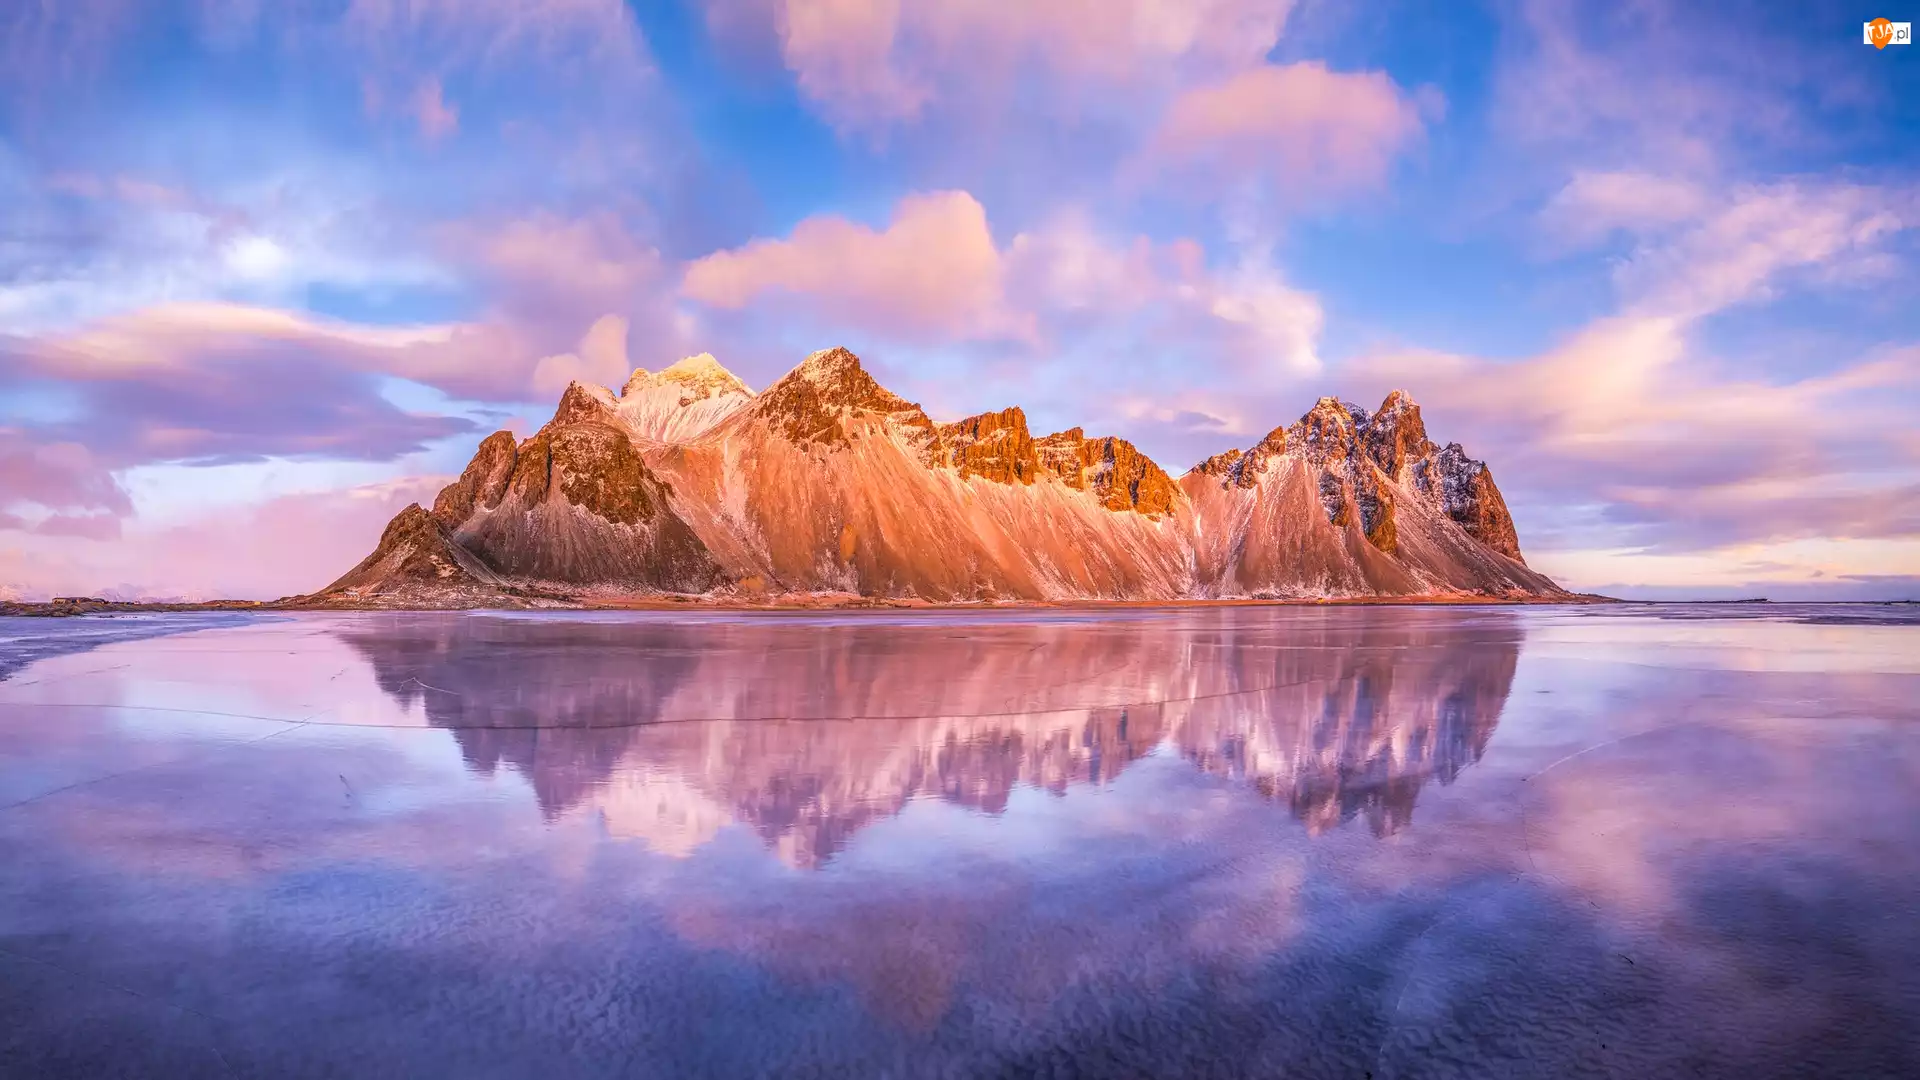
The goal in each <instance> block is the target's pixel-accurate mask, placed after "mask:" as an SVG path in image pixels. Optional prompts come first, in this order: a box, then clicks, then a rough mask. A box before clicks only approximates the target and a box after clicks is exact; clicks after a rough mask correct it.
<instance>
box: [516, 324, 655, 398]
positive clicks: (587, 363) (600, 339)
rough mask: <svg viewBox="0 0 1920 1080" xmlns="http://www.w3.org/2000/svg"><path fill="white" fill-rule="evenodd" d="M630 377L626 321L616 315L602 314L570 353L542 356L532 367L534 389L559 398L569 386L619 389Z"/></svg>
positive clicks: (631, 366)
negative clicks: (592, 385) (578, 385)
mask: <svg viewBox="0 0 1920 1080" xmlns="http://www.w3.org/2000/svg"><path fill="white" fill-rule="evenodd" d="M631 374H633V364H632V362H631V361H629V360H628V359H627V320H625V319H623V318H621V317H620V316H618V315H603V316H601V317H600V318H599V319H597V320H595V321H594V324H593V325H592V326H591V327H588V328H587V333H586V336H585V337H582V338H581V339H580V347H579V348H578V349H576V350H574V351H573V352H570V353H560V354H558V355H555V356H547V357H542V358H541V360H540V362H539V363H538V364H536V365H534V369H533V388H534V390H535V391H537V392H539V393H541V394H543V395H545V396H547V397H551V398H558V397H559V396H560V394H561V393H562V392H564V391H565V390H566V388H567V386H568V384H569V383H573V382H576V381H578V382H584V383H591V384H594V385H597V386H608V387H613V388H615V389H618V388H619V387H622V386H625V385H626V382H627V376H629V375H631Z"/></svg>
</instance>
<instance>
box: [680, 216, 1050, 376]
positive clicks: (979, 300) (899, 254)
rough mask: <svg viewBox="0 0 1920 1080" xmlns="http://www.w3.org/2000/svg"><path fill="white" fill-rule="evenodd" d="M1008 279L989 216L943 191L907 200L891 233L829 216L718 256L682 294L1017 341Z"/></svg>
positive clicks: (908, 334) (919, 334)
mask: <svg viewBox="0 0 1920 1080" xmlns="http://www.w3.org/2000/svg"><path fill="white" fill-rule="evenodd" d="M1001 274H1002V268H1001V259H1000V252H999V250H998V249H997V248H996V247H995V246H994V242H993V235H992V233H991V232H990V231H989V230H988V228H987V212H986V209H985V208H984V207H982V206H981V205H980V204H979V203H978V202H977V201H975V200H974V198H973V196H971V195H968V194H967V193H966V192H964V191H943V192H934V193H932V194H926V195H910V196H908V197H906V198H904V199H902V200H901V201H900V203H899V205H898V207H897V208H896V209H895V211H894V215H893V220H892V221H890V222H889V223H888V224H887V226H886V228H884V229H879V230H875V229H871V228H868V227H867V226H865V225H861V224H858V223H856V222H851V221H848V220H846V219H845V218H841V217H838V216H833V215H822V216H818V217H811V218H808V219H806V220H805V221H802V222H801V223H800V224H799V225H797V226H795V227H794V230H793V233H792V235H791V236H789V237H788V238H787V239H785V240H755V241H753V242H752V243H750V244H748V245H746V246H745V247H742V248H738V249H735V250H733V251H721V252H715V253H714V254H712V255H708V256H706V257H705V258H702V259H700V260H698V261H696V262H694V263H693V264H692V265H691V266H689V267H688V268H687V271H686V276H685V278H684V280H683V281H682V284H681V291H682V292H683V293H684V294H685V295H687V296H688V297H691V298H692V299H694V300H698V301H701V302H702V303H705V304H708V305H710V306H712V307H717V308H729V309H740V308H744V307H746V306H747V305H748V304H750V303H753V302H755V301H756V300H758V299H760V298H761V297H762V296H766V295H768V294H772V295H774V296H787V297H805V298H806V299H807V301H808V302H809V304H810V305H818V310H819V311H820V313H821V314H822V315H823V316H824V317H825V318H826V319H828V320H835V321H841V322H852V323H858V324H860V325H862V326H866V327H871V328H873V329H875V330H878V331H880V332H882V333H886V334H890V335H894V336H898V337H905V338H924V339H932V340H939V339H951V338H981V337H996V336H1001V335H1006V334H1010V333H1011V334H1015V335H1017V334H1019V333H1020V332H1021V328H1020V327H1019V326H1018V325H1017V322H1016V320H1014V319H1013V318H1012V317H1011V316H1010V314H1009V313H1008V311H1007V310H1006V307H1005V297H1004V296H1003V294H1002V292H1001Z"/></svg>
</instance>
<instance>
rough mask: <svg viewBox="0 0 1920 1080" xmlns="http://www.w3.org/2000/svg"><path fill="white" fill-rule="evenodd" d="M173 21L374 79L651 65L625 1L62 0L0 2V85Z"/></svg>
mask: <svg viewBox="0 0 1920 1080" xmlns="http://www.w3.org/2000/svg"><path fill="white" fill-rule="evenodd" d="M166 20H178V21H179V22H182V23H185V24H186V25H188V26H190V27H191V26H196V25H197V27H198V29H199V30H200V37H201V41H200V44H202V45H204V46H206V47H208V48H211V49H214V50H217V51H231V50H234V49H237V48H240V47H242V46H248V45H253V44H256V43H258V42H259V41H260V40H261V39H262V37H263V36H266V39H267V41H268V42H270V43H273V44H280V45H285V46H290V53H289V55H290V56H291V57H292V58H294V59H296V60H297V59H301V58H312V57H316V56H321V55H325V56H327V58H328V59H330V60H336V61H338V60H340V59H345V60H346V61H347V62H349V63H352V64H356V65H359V66H361V67H363V68H364V69H365V70H366V71H368V72H369V77H372V78H375V79H379V80H385V79H388V78H397V77H399V76H401V75H403V74H405V73H415V74H417V73H420V72H428V73H434V74H439V73H444V72H446V71H448V70H474V71H485V70H500V69H502V68H509V67H514V66H524V65H541V66H544V67H545V68H547V69H548V70H549V71H550V72H552V73H555V74H558V75H560V76H562V77H571V78H581V77H584V76H591V77H592V78H595V79H607V78H618V77H621V76H626V75H640V76H644V75H647V74H650V73H651V70H652V67H651V60H650V58H649V56H648V52H647V48H646V43H645V39H644V37H643V36H642V34H641V32H640V26H639V23H638V21H637V20H636V19H635V18H634V15H633V12H632V11H631V10H630V9H629V8H628V7H627V5H626V3H625V2H624V0H348V2H347V3H345V4H324V5H313V4H285V5H278V4H269V5H260V4H258V3H253V2H248V0H172V2H169V0H161V2H158V3H138V2H135V0H60V2H58V3H38V2H27V3H17V4H8V5H6V6H5V7H4V8H3V9H0V60H3V61H5V62H4V63H0V89H4V88H5V86H6V84H7V83H9V82H13V83H16V84H17V86H16V91H17V92H18V93H20V94H21V95H22V96H23V97H24V96H32V97H34V98H36V99H44V98H45V95H46V94H47V92H48V91H49V90H50V89H52V88H54V87H58V86H61V85H62V84H65V83H67V82H70V81H72V80H75V79H78V78H83V77H89V76H94V75H98V74H100V73H102V72H104V71H105V70H106V69H107V66H108V62H109V61H110V60H111V59H112V58H113V56H114V55H115V53H116V51H117V50H119V49H121V48H124V47H126V46H127V44H128V43H129V42H130V41H133V40H136V39H137V38H138V37H139V35H140V34H141V33H142V32H143V31H149V30H152V29H155V27H156V24H157V23H161V22H163V21H166ZM267 31H272V32H273V33H272V34H271V35H266V32H267ZM336 50H344V51H343V52H341V51H336ZM395 96H396V97H399V96H401V95H395Z"/></svg>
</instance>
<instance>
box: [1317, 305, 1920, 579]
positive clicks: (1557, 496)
mask: <svg viewBox="0 0 1920 1080" xmlns="http://www.w3.org/2000/svg"><path fill="white" fill-rule="evenodd" d="M1687 330H1688V324H1687V323H1685V322H1684V321H1682V320H1679V319H1676V318H1672V317H1656V316H1632V315H1623V316H1616V317H1613V318H1609V319H1604V320H1601V321H1599V322H1596V323H1594V324H1592V325H1590V326H1588V327H1587V328H1585V329H1584V330H1582V331H1581V332H1579V333H1577V334H1574V335H1572V336H1571V337H1569V338H1568V339H1566V340H1565V341H1563V342H1562V343H1561V344H1560V345H1559V346H1557V347H1556V348H1554V349H1552V350H1549V351H1548V352H1545V353H1542V354H1540V355H1538V356H1535V357H1531V358H1528V359H1525V360H1520V361H1507V362H1500V361H1492V360H1484V359H1477V358H1472V357H1462V356H1450V355H1441V354H1433V353H1402V354H1393V355H1384V356H1376V357H1372V358H1368V359H1366V360H1363V361H1360V362H1357V363H1356V364H1355V365H1353V366H1352V368H1350V369H1349V371H1348V372H1347V375H1348V376H1349V378H1350V379H1351V380H1353V381H1355V382H1356V383H1362V384H1365V385H1369V386H1381V385H1395V386H1405V387H1406V388H1407V389H1409V390H1410V391H1411V392H1412V393H1413V394H1414V396H1415V397H1416V398H1417V399H1418V400H1419V401H1420V402H1421V404H1422V405H1423V406H1425V407H1426V411H1427V416H1428V423H1429V425H1430V426H1431V427H1432V428H1433V430H1435V431H1436V432H1447V431H1467V432H1472V433H1474V434H1473V440H1474V441H1473V443H1472V445H1471V447H1470V448H1471V449H1472V450H1473V452H1474V453H1475V454H1476V455H1479V456H1484V457H1486V458H1487V459H1488V460H1490V461H1492V462H1494V463H1495V467H1496V471H1497V472H1498V473H1499V475H1500V478H1501V483H1502V485H1503V486H1505V487H1507V488H1508V490H1509V494H1510V495H1515V494H1517V495H1519V496H1520V497H1521V498H1520V499H1519V500H1518V501H1519V502H1520V503H1521V504H1522V506H1523V508H1524V505H1525V504H1526V503H1528V502H1532V501H1533V500H1535V499H1538V500H1540V501H1541V502H1542V503H1545V504H1548V505H1553V506H1557V507H1559V508H1561V509H1562V510H1569V509H1572V508H1576V507H1581V506H1588V507H1597V508H1598V509H1599V510H1600V513H1601V516H1602V519H1603V520H1604V521H1607V522H1611V523H1613V524H1615V525H1617V526H1621V527H1623V528H1624V529H1625V531H1626V535H1627V537H1628V539H1625V540H1622V541H1620V542H1619V543H1617V544H1615V545H1614V546H1640V545H1651V546H1654V547H1658V548H1660V549H1662V550H1700V549H1702V548H1714V547H1719V546H1722V545H1726V544H1732V543H1751V542H1761V541H1778V540H1790V539H1801V538H1808V537H1824V538H1846V537H1859V536H1906V535H1915V534H1916V526H1920V515H1916V513H1915V503H1914V482H1915V481H1914V477H1915V476H1916V475H1920V456H1916V455H1915V454H1914V453H1913V450H1912V448H1911V447H1910V446H1906V445H1904V444H1903V441H1902V438H1901V436H1902V433H1904V431H1905V430H1906V428H1907V426H1908V424H1909V420H1908V419H1907V418H1908V417H1910V416H1911V415H1912V410H1913V409H1914V408H1915V407H1916V406H1920V350H1915V349H1911V348H1909V349H1905V350H1895V351H1892V352H1888V353H1884V354H1879V355H1874V356H1870V357H1868V358H1864V359H1860V360H1857V361H1855V362H1854V363H1851V364H1845V365H1840V366H1838V367H1836V368H1835V369H1834V370H1833V371H1832V372H1831V373H1830V374H1825V375H1820V376H1815V377H1809V378H1802V379H1798V380H1791V381H1783V382H1767V381H1761V380H1758V379H1754V378H1742V377H1732V378H1729V377H1727V376H1726V375H1725V374H1723V373H1721V372H1719V371H1717V370H1716V369H1715V367H1714V366H1713V365H1712V364H1711V363H1709V362H1707V361H1705V360H1703V359H1701V358H1700V357H1698V356H1696V355H1694V354H1693V352H1692V350H1691V348H1690V346H1689V342H1688V338H1687Z"/></svg>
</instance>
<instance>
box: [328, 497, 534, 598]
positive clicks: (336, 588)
mask: <svg viewBox="0 0 1920 1080" xmlns="http://www.w3.org/2000/svg"><path fill="white" fill-rule="evenodd" d="M498 581H499V579H498V577H497V576H496V575H495V574H494V573H493V572H492V570H491V569H490V568H488V567H487V566H485V565H484V564H483V563H482V562H481V561H480V560H479V559H477V558H475V557H474V555H473V554H472V553H471V552H468V551H466V550H464V549H462V548H461V547H460V545H459V544H457V543H455V542H454V541H453V538H452V537H451V536H449V535H448V534H447V530H446V527H445V526H443V525H441V524H440V522H439V521H438V520H437V519H435V517H434V516H433V515H432V514H429V513H428V512H427V511H425V510H423V509H421V507H420V504H419V503H408V504H407V508H406V509H405V510H402V511H400V513H398V514H396V515H395V516H394V519H393V520H392V521H390V522H388V523H387V528H386V531H384V532H382V533H381V534H380V543H379V544H378V545H376V546H375V547H374V549H373V554H371V555H368V556H367V557H366V558H364V559H362V560H360V564H359V565H358V566H355V567H354V568H353V569H351V570H349V571H347V572H346V573H345V574H343V575H342V576H341V577H340V579H339V580H338V581H335V582H334V583H333V584H331V585H329V586H327V587H326V588H325V589H324V590H322V591H323V592H329V593H336V592H338V593H354V594H358V595H382V594H388V593H393V592H397V591H405V590H408V589H413V588H418V587H420V586H440V587H443V588H446V589H449V590H453V589H480V588H485V587H489V586H492V585H495V584H498Z"/></svg>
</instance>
